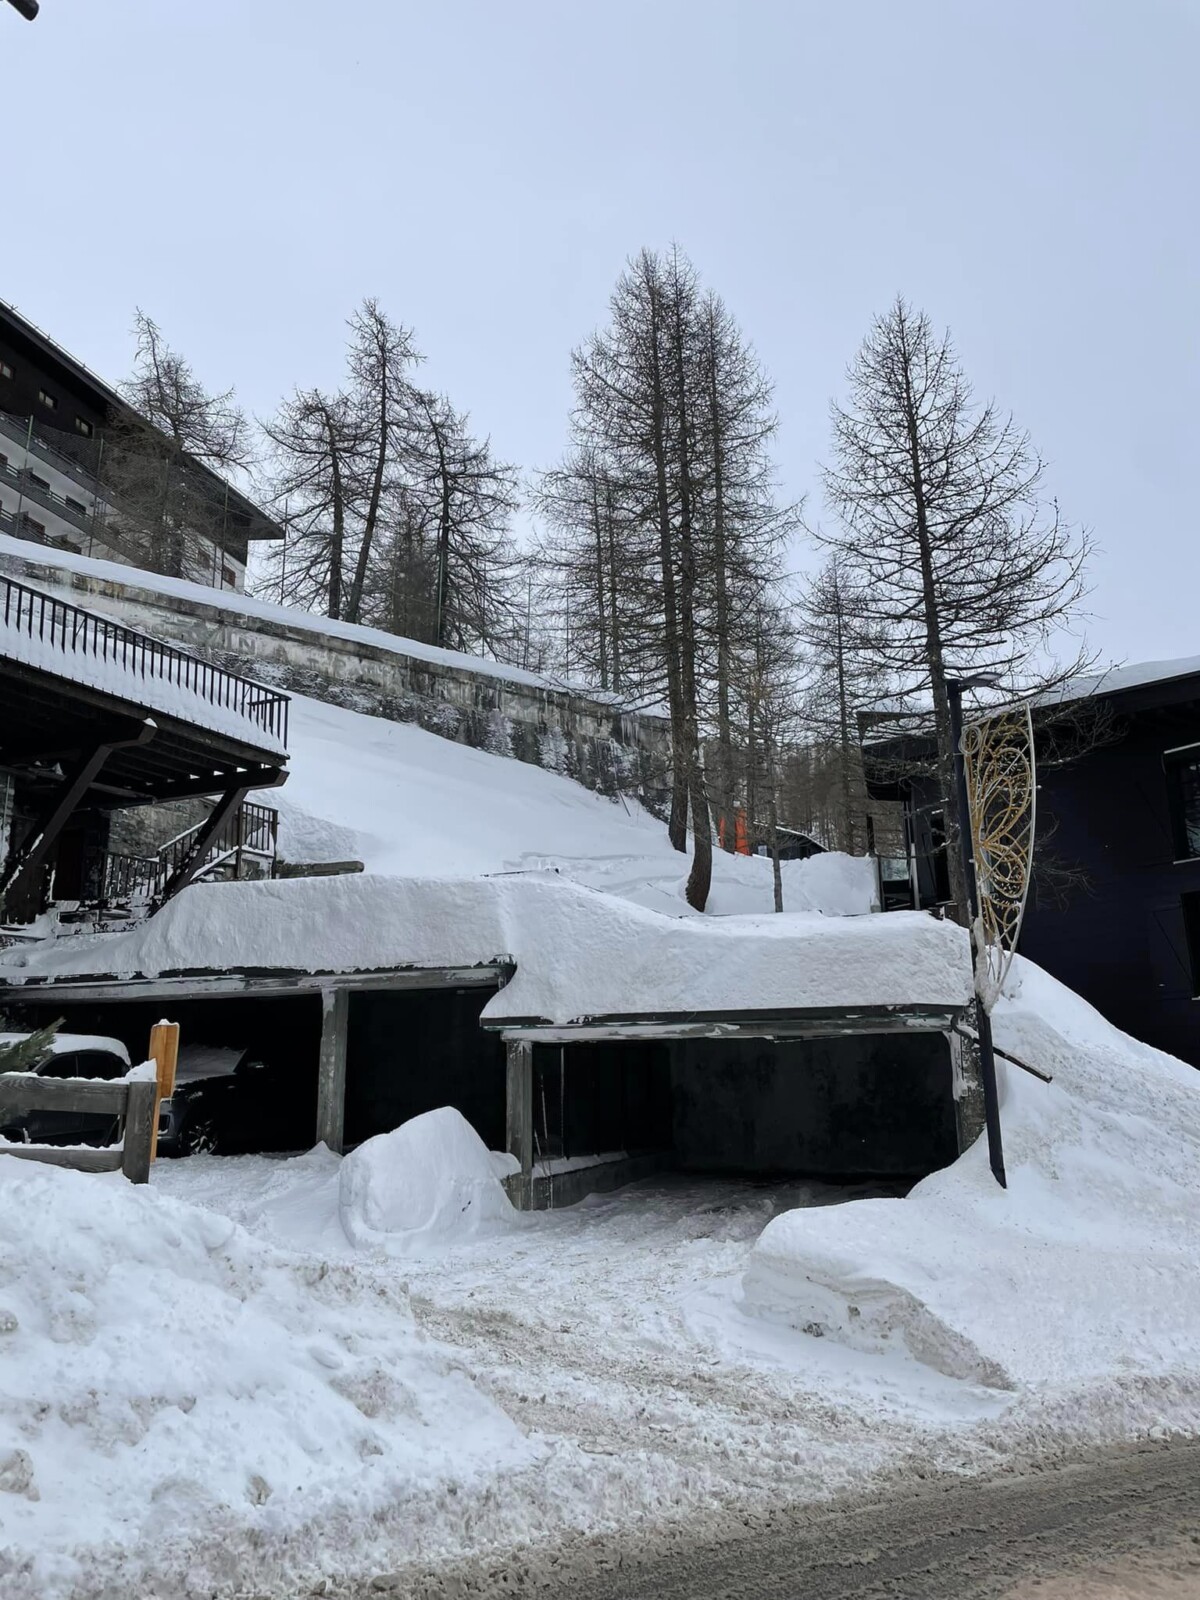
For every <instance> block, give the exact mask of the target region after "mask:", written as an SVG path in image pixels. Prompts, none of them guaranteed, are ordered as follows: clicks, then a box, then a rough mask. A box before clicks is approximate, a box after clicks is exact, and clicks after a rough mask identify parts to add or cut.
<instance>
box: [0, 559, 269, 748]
mask: <svg viewBox="0 0 1200 1600" xmlns="http://www.w3.org/2000/svg"><path fill="white" fill-rule="evenodd" d="M0 623H2V625H3V629H4V631H5V632H7V633H9V634H10V635H15V636H16V638H15V640H14V643H16V644H20V642H21V641H22V640H23V639H28V640H29V641H30V642H31V644H32V645H33V647H34V648H33V649H32V650H30V649H28V648H25V649H20V650H18V651H16V652H14V653H15V654H17V656H18V658H19V659H21V660H24V661H26V662H27V663H28V664H32V665H36V666H41V667H44V668H45V670H47V671H49V672H54V671H55V670H56V666H57V665H58V663H59V661H60V660H61V665H62V670H63V671H64V672H65V673H66V675H67V676H73V677H80V676H82V675H81V674H80V671H79V662H80V660H81V658H82V659H83V660H84V661H90V662H94V663H95V664H96V667H97V671H96V674H95V676H96V677H97V678H98V679H101V680H102V684H103V687H105V688H113V689H121V688H122V687H123V684H122V680H131V681H130V685H129V686H130V688H131V689H132V688H133V687H134V681H136V682H138V683H142V684H146V685H172V686H174V687H175V688H176V689H177V690H180V691H182V692H183V693H182V697H180V696H173V697H169V698H171V700H172V703H171V704H169V705H167V706H165V707H164V706H163V705H159V707H158V709H160V710H162V709H166V710H168V711H170V712H172V713H174V714H178V715H181V716H183V717H184V718H185V720H186V718H187V715H188V710H189V707H188V705H187V701H188V700H189V699H191V700H192V704H193V706H194V705H195V704H196V702H199V703H200V707H204V706H211V707H213V708H214V710H216V711H219V712H221V713H222V716H221V717H220V718H219V719H218V725H219V726H221V727H222V728H225V727H227V726H228V725H229V724H230V723H231V722H233V721H235V720H240V721H245V722H248V723H250V724H252V725H253V726H254V727H256V728H258V729H260V730H261V732H262V733H263V734H265V735H266V736H267V739H268V741H269V742H270V743H271V744H272V745H273V746H275V747H276V748H278V749H279V750H280V751H286V749H287V732H288V696H287V695H286V694H281V693H280V692H279V691H278V690H276V689H268V688H266V687H264V685H263V684H261V683H254V682H253V681H252V680H251V679H249V678H241V677H238V676H237V674H236V673H233V672H227V671H226V670H225V668H223V667H218V666H214V665H213V664H212V663H211V662H208V661H202V660H200V658H199V657H198V656H192V655H188V654H187V653H186V652H185V651H183V650H177V649H175V648H174V647H173V646H172V645H169V644H162V643H161V642H160V641H159V640H158V639H152V638H150V637H149V635H148V634H144V633H135V632H134V630H133V629H132V628H125V627H122V626H121V624H120V623H117V622H111V621H110V620H109V619H108V618H107V617H101V616H97V615H96V614H95V613H94V612H91V611H84V610H82V609H81V608H80V607H79V606H73V605H69V604H68V603H67V602H66V601H64V600H58V599H55V597H54V596H53V595H49V594H45V593H43V592H42V591H41V590H40V589H31V588H29V587H28V586H27V585H25V584H23V583H18V582H17V581H16V580H15V579H14V578H7V577H4V576H3V575H0ZM31 657H33V658H36V659H32V660H31ZM84 681H86V679H84ZM176 701H178V705H176V703H175V702H176ZM151 709H154V707H153V706H151Z"/></svg>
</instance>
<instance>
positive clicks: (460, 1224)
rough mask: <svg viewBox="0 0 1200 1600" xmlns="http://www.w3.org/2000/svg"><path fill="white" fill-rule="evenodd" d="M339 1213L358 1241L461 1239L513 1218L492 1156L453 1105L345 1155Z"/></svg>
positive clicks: (400, 1243)
mask: <svg viewBox="0 0 1200 1600" xmlns="http://www.w3.org/2000/svg"><path fill="white" fill-rule="evenodd" d="M338 1212H339V1215H340V1217H341V1221H342V1227H343V1228H344V1229H345V1231H346V1237H347V1238H348V1239H349V1240H350V1242H351V1244H354V1245H358V1246H359V1247H360V1248H361V1247H363V1246H371V1245H383V1246H384V1247H385V1248H403V1247H404V1245H405V1244H407V1243H420V1244H423V1245H424V1244H430V1243H433V1242H442V1241H446V1242H450V1241H455V1240H462V1239H467V1238H473V1237H475V1236H477V1235H479V1234H482V1233H487V1232H490V1231H494V1230H495V1229H497V1228H503V1227H504V1226H505V1225H508V1226H510V1227H511V1226H515V1225H516V1221H517V1213H516V1211H515V1210H514V1209H513V1207H512V1205H511V1203H510V1201H509V1199H508V1196H507V1195H506V1194H505V1192H504V1189H503V1187H502V1186H501V1183H500V1179H499V1177H498V1176H497V1169H496V1162H495V1158H494V1157H493V1156H492V1155H491V1154H490V1153H489V1151H488V1148H487V1146H486V1145H485V1144H484V1142H483V1140H482V1139H481V1138H480V1137H479V1135H478V1134H477V1133H476V1132H475V1130H474V1128H472V1126H471V1124H470V1123H469V1122H468V1121H467V1120H466V1118H465V1117H464V1116H463V1115H462V1113H461V1112H460V1111H456V1110H455V1109H454V1108H453V1107H452V1106H442V1107H441V1108H440V1109H439V1110H437V1111H427V1112H425V1113H424V1115H423V1116H419V1117H413V1118H412V1119H411V1121H409V1122H406V1123H404V1124H403V1125H402V1126H401V1127H399V1128H396V1129H394V1130H393V1131H392V1132H391V1133H381V1134H379V1135H378V1136H377V1137H376V1138H374V1139H368V1140H367V1142H366V1143H365V1144H362V1145H360V1146H359V1147H358V1149H357V1150H355V1151H353V1152H352V1153H351V1154H350V1155H348V1156H347V1157H346V1159H345V1160H344V1161H343V1162H342V1165H341V1170H340V1172H339V1174H338Z"/></svg>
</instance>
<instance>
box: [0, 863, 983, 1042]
mask: <svg viewBox="0 0 1200 1600" xmlns="http://www.w3.org/2000/svg"><path fill="white" fill-rule="evenodd" d="M501 962H502V963H505V964H515V969H516V970H515V975H514V976H513V977H512V979H511V980H510V982H509V983H508V984H507V985H506V986H505V987H504V988H502V989H501V990H500V992H499V994H497V995H496V996H495V997H493V999H492V1000H491V1001H489V1003H488V1005H487V1007H486V1008H485V1010H484V1013H483V1017H484V1021H485V1022H488V1023H493V1024H495V1023H499V1022H505V1021H513V1022H516V1021H517V1020H534V1019H536V1020H538V1021H543V1022H547V1023H552V1024H563V1025H565V1024H569V1023H572V1022H575V1021H577V1020H579V1019H581V1018H585V1017H614V1016H617V1017H633V1016H663V1015H668V1016H679V1015H691V1014H708V1015H710V1016H711V1015H712V1014H714V1013H721V1014H728V1013H737V1014H744V1013H747V1012H760V1013H770V1014H777V1013H781V1012H784V1013H786V1012H791V1011H797V1010H811V1009H825V1008H839V1007H860V1006H922V1005H924V1006H959V1005H964V1004H965V1003H966V1002H967V1001H968V999H969V998H970V993H971V968H970V961H969V957H968V953H967V945H966V939H965V935H964V934H963V933H962V931H961V930H960V929H958V928H956V927H953V926H952V925H951V924H949V923H945V922H939V921H936V920H935V919H933V918H932V917H928V916H925V915H923V914H920V913H916V912H913V913H904V912H895V913H893V914H891V915H889V916H886V917H885V916H863V917H822V916H820V915H817V914H813V913H796V914H783V915H772V914H766V915H755V916H735V917H721V918H711V919H710V918H701V917H678V918H675V917H667V916H663V915H662V914H661V913H659V912H656V911H650V910H647V909H646V908H645V907H642V906H637V905H632V904H630V903H628V902H626V901H622V900H618V899H616V898H614V897H613V896H610V895H606V894H602V893H600V892H598V891H595V890H591V889H586V888H583V887H581V886H579V885H577V884H572V883H567V882H564V881H563V880H562V879H561V878H557V877H542V876H528V875H521V874H515V875H509V876H501V877H494V878H459V879H450V878H442V879H438V878H425V879H415V878H386V877H371V876H362V877H346V878H297V879H284V880H280V881H275V882H272V881H266V882H243V883H222V884H194V885H193V886H192V887H191V888H189V889H186V890H185V891H184V892H183V893H182V894H181V895H179V896H177V897H176V899H174V900H173V901H171V902H170V903H169V904H168V905H167V906H166V907H164V909H163V910H162V911H160V912H159V913H158V915H157V916H155V917H152V918H151V919H150V921H148V922H146V923H144V924H142V925H141V926H140V927H138V928H136V929H133V930H131V931H129V932H125V933H118V934H95V935H90V936H88V935H74V936H72V937H70V938H62V939H58V940H56V941H53V942H47V943H46V944H43V945H35V946H26V947H23V948H15V949H11V950H9V951H6V952H5V953H4V957H3V958H0V982H3V981H7V982H13V983H20V982H23V981H26V980H28V979H31V978H42V979H56V978H67V977H93V978H99V977H120V978H127V977H146V978H153V977H157V976H160V975H162V974H164V973H179V972H225V971H231V972H238V971H243V970H247V969H249V970H255V971H259V972H261V971H263V970H264V969H266V970H269V969H282V970H287V971H299V972H307V973H314V972H332V973H355V972H371V971H380V970H388V969H394V968H414V967H415V968H433V969H437V968H444V967H472V966H484V965H489V964H492V963H501Z"/></svg>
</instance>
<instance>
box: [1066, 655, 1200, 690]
mask: <svg viewBox="0 0 1200 1600" xmlns="http://www.w3.org/2000/svg"><path fill="white" fill-rule="evenodd" d="M1197 676H1200V656H1180V657H1178V658H1177V659H1176V660H1174V661H1135V662H1131V663H1130V664H1129V665H1128V666H1123V667H1108V668H1106V669H1105V671H1103V672H1093V673H1089V674H1088V676H1087V677H1085V678H1073V679H1072V680H1071V682H1070V683H1066V684H1063V685H1062V687H1061V689H1056V690H1053V691H1052V692H1051V693H1050V694H1049V695H1048V696H1046V697H1045V698H1047V699H1050V700H1084V699H1087V698H1088V697H1089V696H1091V695H1095V694H1122V693H1124V692H1125V691H1126V690H1128V689H1144V688H1146V687H1147V686H1148V685H1150V684H1154V683H1172V682H1174V681H1175V680H1176V679H1177V678H1194V677H1197Z"/></svg>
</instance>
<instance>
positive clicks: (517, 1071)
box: [505, 1039, 533, 1211]
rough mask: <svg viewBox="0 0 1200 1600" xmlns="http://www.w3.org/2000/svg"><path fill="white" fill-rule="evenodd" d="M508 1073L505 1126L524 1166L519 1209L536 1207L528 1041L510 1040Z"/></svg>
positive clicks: (510, 1145) (510, 1144)
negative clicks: (534, 1201) (534, 1203)
mask: <svg viewBox="0 0 1200 1600" xmlns="http://www.w3.org/2000/svg"><path fill="white" fill-rule="evenodd" d="M505 1043H506V1045H507V1051H508V1073H507V1081H506V1085H505V1123H506V1132H507V1142H508V1150H509V1154H510V1155H514V1156H516V1158H517V1160H518V1161H519V1162H520V1163H521V1183H520V1190H519V1193H518V1195H517V1209H518V1210H519V1211H528V1210H530V1209H531V1207H532V1205H533V1045H532V1044H531V1043H530V1041H529V1040H528V1039H508V1040H506V1041H505Z"/></svg>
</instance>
